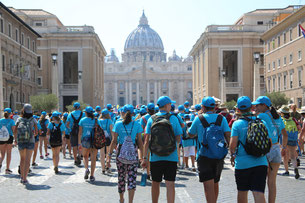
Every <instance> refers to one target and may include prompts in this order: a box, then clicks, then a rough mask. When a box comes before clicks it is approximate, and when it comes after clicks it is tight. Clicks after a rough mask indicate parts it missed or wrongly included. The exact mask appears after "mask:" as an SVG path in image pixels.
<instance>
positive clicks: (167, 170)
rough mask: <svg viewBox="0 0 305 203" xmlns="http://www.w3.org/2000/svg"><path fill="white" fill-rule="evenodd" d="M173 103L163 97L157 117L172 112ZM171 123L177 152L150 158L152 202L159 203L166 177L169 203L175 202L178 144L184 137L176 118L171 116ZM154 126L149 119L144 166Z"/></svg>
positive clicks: (160, 100)
mask: <svg viewBox="0 0 305 203" xmlns="http://www.w3.org/2000/svg"><path fill="white" fill-rule="evenodd" d="M171 103H173V101H172V100H171V99H170V98H169V97H167V96H162V97H160V98H159V99H158V101H157V105H158V106H159V108H160V112H158V113H157V114H156V115H157V116H162V115H167V114H169V113H170V110H171ZM169 121H170V123H171V125H172V129H173V131H174V135H175V138H176V143H175V144H176V150H174V151H173V152H172V153H171V154H170V155H168V156H158V155H156V154H154V153H151V156H150V171H151V178H152V190H151V192H152V202H158V199H159V192H160V183H161V182H162V178H163V177H164V180H165V184H166V189H167V202H174V201H175V179H176V173H177V162H178V153H177V143H180V136H181V135H182V129H181V126H180V123H179V121H178V119H177V117H176V116H170V117H169ZM152 124H153V119H152V118H149V119H148V121H147V126H146V132H145V133H146V134H147V136H146V139H145V144H144V153H143V154H144V158H143V161H142V166H143V167H146V166H147V164H148V163H147V162H148V161H147V157H146V154H147V151H148V145H149V140H150V137H151V126H152Z"/></svg>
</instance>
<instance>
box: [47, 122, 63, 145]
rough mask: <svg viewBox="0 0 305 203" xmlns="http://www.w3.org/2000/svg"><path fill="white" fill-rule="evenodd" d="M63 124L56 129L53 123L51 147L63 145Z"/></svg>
mask: <svg viewBox="0 0 305 203" xmlns="http://www.w3.org/2000/svg"><path fill="white" fill-rule="evenodd" d="M61 124H62V123H59V125H58V126H57V127H56V125H55V123H53V122H52V125H53V127H52V129H51V130H50V144H51V145H61V144H62V139H61V135H62V133H61V130H60V126H61Z"/></svg>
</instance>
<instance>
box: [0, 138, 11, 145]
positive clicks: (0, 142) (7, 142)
mask: <svg viewBox="0 0 305 203" xmlns="http://www.w3.org/2000/svg"><path fill="white" fill-rule="evenodd" d="M13 141H14V137H13V136H10V138H8V141H0V145H2V144H13Z"/></svg>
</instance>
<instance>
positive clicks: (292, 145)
mask: <svg viewBox="0 0 305 203" xmlns="http://www.w3.org/2000/svg"><path fill="white" fill-rule="evenodd" d="M287 145H288V146H291V147H295V146H297V145H298V141H295V140H288V142H287Z"/></svg>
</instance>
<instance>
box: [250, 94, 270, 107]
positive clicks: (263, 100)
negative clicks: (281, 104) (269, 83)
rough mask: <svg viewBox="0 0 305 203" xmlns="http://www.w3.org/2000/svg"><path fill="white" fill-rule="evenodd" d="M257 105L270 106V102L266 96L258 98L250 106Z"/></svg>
mask: <svg viewBox="0 0 305 203" xmlns="http://www.w3.org/2000/svg"><path fill="white" fill-rule="evenodd" d="M258 104H266V106H268V107H270V106H271V101H270V99H269V98H268V97H267V96H260V97H258V98H257V99H256V101H254V102H252V105H258Z"/></svg>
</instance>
